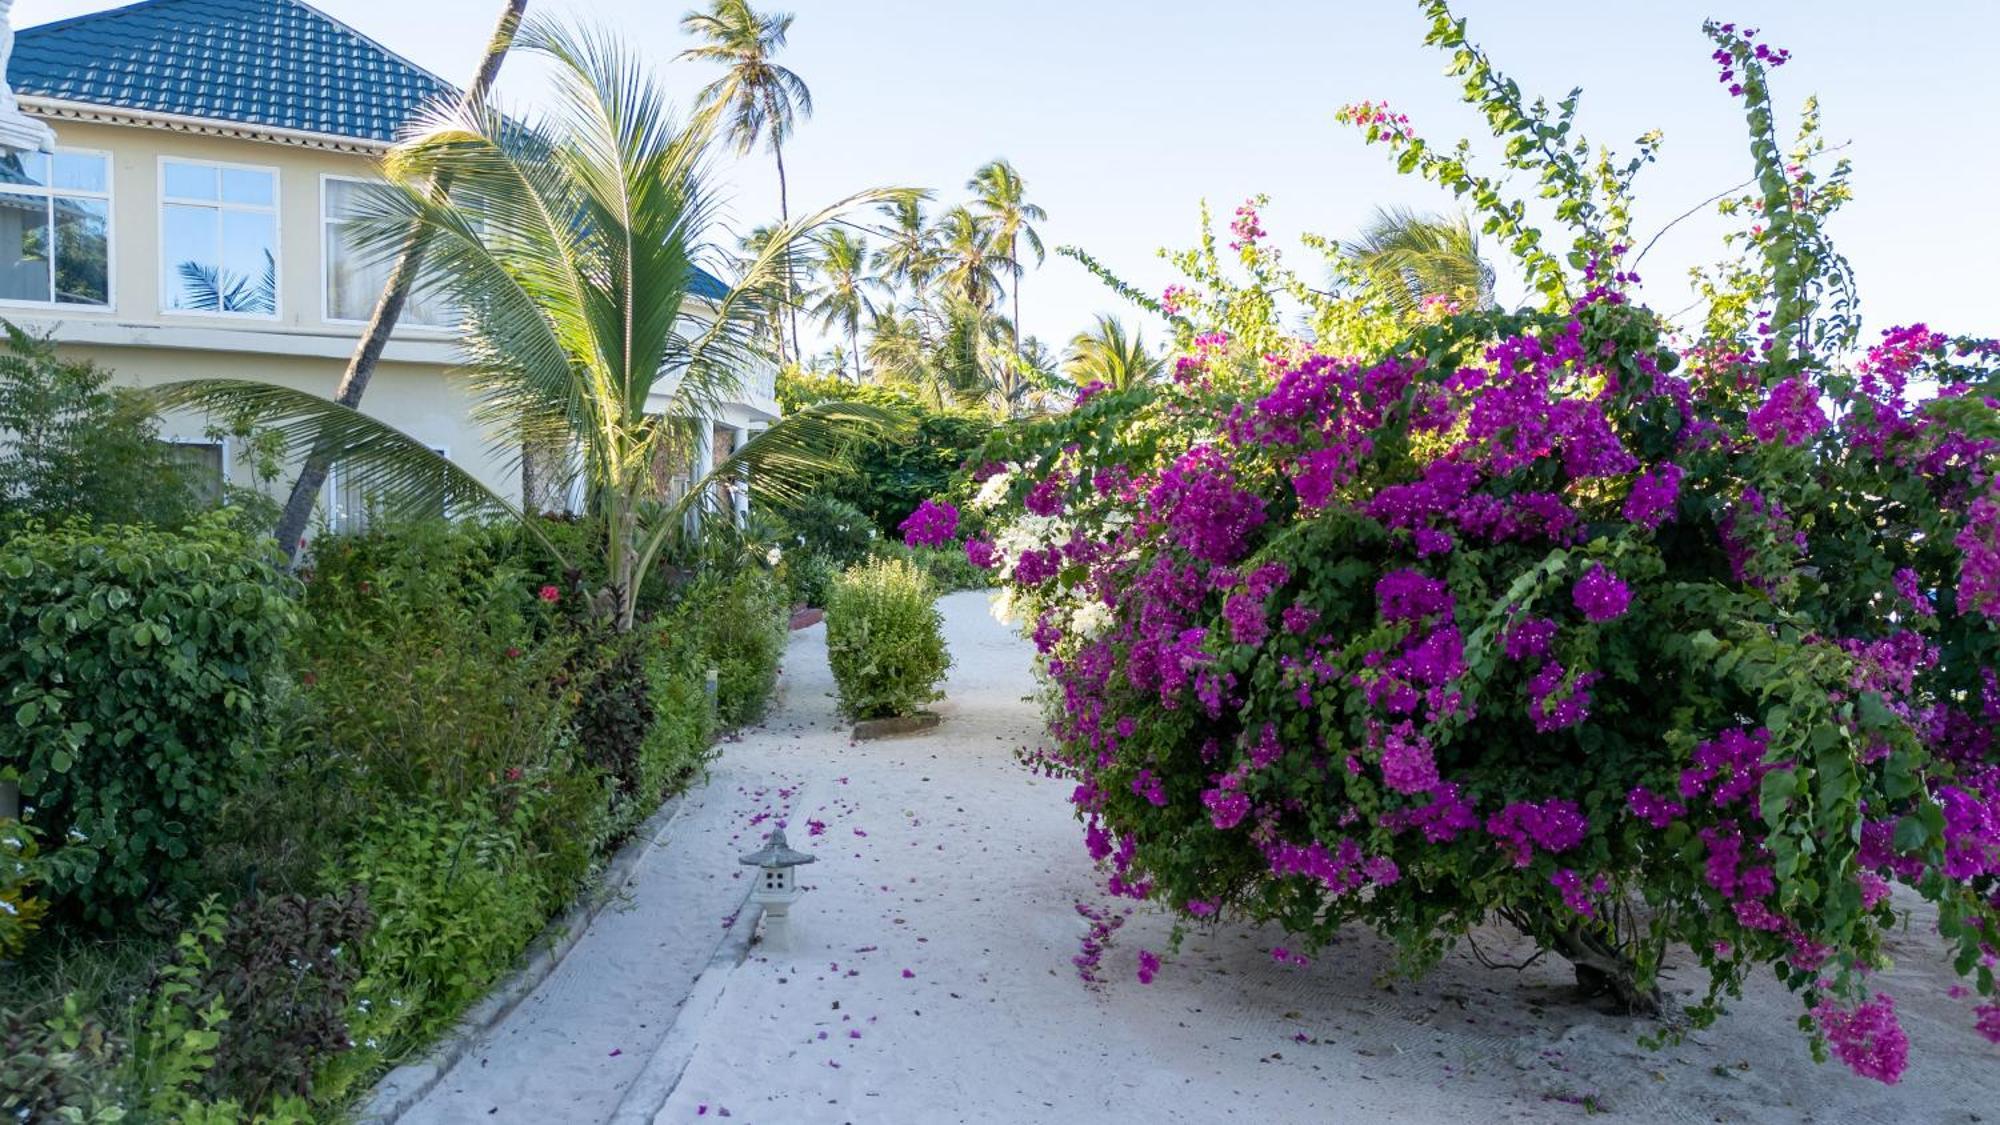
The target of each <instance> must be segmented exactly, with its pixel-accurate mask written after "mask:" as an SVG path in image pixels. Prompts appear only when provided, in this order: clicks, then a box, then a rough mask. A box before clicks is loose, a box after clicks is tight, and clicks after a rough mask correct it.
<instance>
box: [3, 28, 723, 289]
mask: <svg viewBox="0 0 2000 1125" xmlns="http://www.w3.org/2000/svg"><path fill="white" fill-rule="evenodd" d="M7 82H8V84H9V85H10V86H12V87H13V89H14V92H15V93H17V94H32V95H39V96H41V97H47V98H61V99H64V100H66V101H74V102H84V103H88V104H90V105H101V106H106V107H109V108H114V109H131V110H143V111H147V112H151V113H170V114H176V115H179V116H183V117H199V118H205V119H208V120H214V121H229V122H236V123H239V124H244V125H264V126H269V127H272V128H278V129H294V130H299V131H301V132H308V133H323V134H329V135H332V136H337V137H352V138H356V139H359V140H368V141H382V142H388V141H393V140H395V139H396V131H397V129H399V128H400V127H401V126H402V125H403V123H404V122H405V121H408V120H409V119H410V118H411V117H412V116H413V115H414V114H415V113H416V112H417V111H418V110H419V109H420V108H421V107H422V106H423V105H424V103H425V102H426V101H428V100H430V99H432V98H436V97H438V96H440V95H444V96H450V95H453V94H455V93H456V88H455V87H453V86H452V85H451V84H450V83H448V82H446V81H445V80H443V79H442V78H439V77H438V76H437V75H435V74H432V73H431V72H429V71H427V70H425V69H423V68H422V67H420V66H418V65H416V64H415V63H412V62H410V61H409V60H408V59H405V58H403V57H402V56H401V55H398V54H396V53H395V52H394V51H391V50H389V49H388V48H386V47H384V46H382V45H381V44H380V43H377V42H375V41H374V40H373V39H370V38H368V37H367V36H365V35H363V34H361V33H360V32H358V31H355V30H354V29H353V28H351V27H348V26H347V25H346V24H344V23H341V22H340V21H339V20H336V19H334V18H333V17H332V16H329V15H327V14H326V13H324V12H322V11H320V10H318V9H317V8H314V7H312V6H311V5H309V4H304V3H300V2H299V0H142V2H141V3H137V4H132V5H129V6H127V7H123V8H114V9H111V10H110V11H104V12H92V13H90V14H88V15H81V16H73V17H71V18H69V19H66V20H58V21H56V22H54V23H45V24H42V25H40V26H38V27H27V28H22V29H21V30H19V31H17V32H15V34H14V54H13V56H12V58H11V60H10V61H9V63H8V65H7ZM693 288H694V291H695V292H696V293H697V294H698V295H700V296H703V297H708V298H710V299H719V298H721V297H722V296H723V295H724V294H726V293H727V292H728V287H727V286H725V285H723V283H722V282H720V281H718V280H716V279H715V277H713V276H712V275H710V274H708V273H706V272H703V273H701V274H700V276H698V277H697V278H696V279H695V285H694V287H693Z"/></svg>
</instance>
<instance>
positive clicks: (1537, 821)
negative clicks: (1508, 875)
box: [1486, 797, 1590, 867]
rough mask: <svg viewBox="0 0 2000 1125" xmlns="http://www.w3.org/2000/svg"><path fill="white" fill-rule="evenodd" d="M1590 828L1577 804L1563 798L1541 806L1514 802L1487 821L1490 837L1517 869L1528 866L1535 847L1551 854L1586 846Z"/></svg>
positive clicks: (1549, 801) (1554, 798) (1552, 798)
mask: <svg viewBox="0 0 2000 1125" xmlns="http://www.w3.org/2000/svg"><path fill="white" fill-rule="evenodd" d="M1589 829H1590V821H1589V820H1588V819H1586V818H1585V817H1584V815H1583V810H1582V809H1580V808H1577V807H1576V802H1575V801H1571V800H1568V799H1567V798H1562V797H1551V798H1549V799H1548V800H1546V801H1542V802H1540V803H1539V804H1536V803H1532V802H1526V801H1514V802H1512V803H1510V804H1508V805H1507V806H1506V807H1505V808H1503V809H1501V810H1500V811H1499V812H1497V813H1494V814H1493V815H1492V816H1490V817H1487V818H1486V831H1487V834H1488V835H1490V836H1492V837H1493V838H1494V839H1495V840H1496V841H1498V842H1499V844H1500V847H1501V849H1502V850H1503V851H1505V852H1506V853H1507V854H1508V855H1509V856H1511V857H1512V858H1513V860H1514V866H1516V867H1526V866H1528V863H1529V861H1530V859H1532V858H1533V855H1534V849H1535V848H1541V849H1542V850H1543V851H1545V852H1549V853H1551V854H1553V853H1556V852H1566V851H1568V850H1569V849H1571V848H1573V847H1575V846H1577V845H1578V844H1581V843H1583V837H1584V833H1585V832H1587V831H1588V830H1589Z"/></svg>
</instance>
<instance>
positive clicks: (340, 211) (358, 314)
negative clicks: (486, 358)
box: [319, 176, 456, 328]
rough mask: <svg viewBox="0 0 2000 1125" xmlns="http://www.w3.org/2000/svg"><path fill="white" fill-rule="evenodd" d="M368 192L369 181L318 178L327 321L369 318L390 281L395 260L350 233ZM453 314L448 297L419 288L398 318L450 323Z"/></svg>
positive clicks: (439, 325) (436, 324) (409, 321)
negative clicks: (362, 246)
mask: <svg viewBox="0 0 2000 1125" xmlns="http://www.w3.org/2000/svg"><path fill="white" fill-rule="evenodd" d="M367 191H368V183H367V181H365V180H349V179H342V178H340V177H337V176H323V177H321V178H320V193H319V208H320V227H321V237H320V245H321V248H322V249H321V253H322V254H323V255H324V256H325V258H326V319H328V320H351V321H365V320H367V319H368V318H369V317H370V316H372V315H374V313H375V302H376V300H378V299H379V298H380V297H381V296H382V290H383V289H384V288H386V287H387V286H388V284H389V271H390V269H391V267H392V265H393V263H391V262H389V261H375V260H372V259H373V257H374V256H373V255H368V254H364V253H362V252H361V251H359V250H357V249H356V248H355V247H354V246H353V244H352V243H351V241H350V239H349V237H348V223H349V221H350V220H351V219H353V218H354V216H355V214H356V208H357V207H358V206H359V204H360V203H361V202H362V199H363V197H364V196H365V195H366V193H367ZM455 319H456V318H454V317H453V316H452V315H451V314H450V310H449V309H448V308H446V307H445V304H444V302H442V301H440V300H439V299H438V298H437V297H436V296H435V295H432V294H427V293H425V292H424V291H423V289H422V287H418V288H417V289H415V290H414V291H412V292H411V293H410V301H409V303H408V304H407V305H404V306H403V315H402V318H401V319H400V321H399V322H398V323H402V324H420V325H426V326H428V327H432V328H446V327H449V326H450V325H451V324H452V323H453V321H454V320H455Z"/></svg>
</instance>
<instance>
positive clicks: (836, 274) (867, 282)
mask: <svg viewBox="0 0 2000 1125" xmlns="http://www.w3.org/2000/svg"><path fill="white" fill-rule="evenodd" d="M814 242H815V243H816V245H817V246H818V249H819V276H820V286H819V294H818V300H817V301H815V302H814V304H813V307H812V314H813V315H814V316H815V317H818V318H819V323H820V327H822V328H824V329H826V330H827V331H829V332H830V331H833V330H834V329H836V328H841V329H845V330H846V332H847V354H848V355H849V356H851V357H853V361H854V381H855V382H857V383H858V382H860V381H861V318H862V317H863V316H867V317H870V318H873V317H874V315H875V302H874V300H873V299H872V298H871V297H870V293H872V292H874V291H876V290H878V289H880V288H881V287H882V283H881V282H880V281H878V280H877V279H875V278H874V277H872V276H870V275H869V273H868V244H867V243H866V242H865V241H863V240H862V239H860V238H858V237H856V236H855V235H852V234H849V233H848V232H847V231H846V230H844V229H843V228H840V227H832V228H830V229H828V230H826V231H823V232H821V234H820V235H819V237H818V238H816V239H815V240H814Z"/></svg>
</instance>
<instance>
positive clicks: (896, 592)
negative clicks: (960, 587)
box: [826, 558, 951, 719]
mask: <svg viewBox="0 0 2000 1125" xmlns="http://www.w3.org/2000/svg"><path fill="white" fill-rule="evenodd" d="M826 652H827V660H828V662H829V663H830V664H832V666H833V679H834V683H835V685H836V686H837V687H838V688H839V690H840V709H841V711H842V712H843V713H845V714H846V715H848V716H849V717H851V718H855V719H876V718H883V717H886V716H891V715H908V714H911V713H913V712H914V711H916V710H917V708H919V707H921V706H923V705H924V704H926V703H929V702H930V701H931V700H933V699H938V698H940V697H941V693H940V692H939V691H938V690H937V685H938V683H939V681H941V680H943V679H944V674H945V671H946V669H948V668H950V667H951V654H950V653H948V652H947V651H946V650H945V644H944V629H943V619H942V618H941V617H940V616H939V614H938V610H937V587H936V586H935V585H933V584H932V582H931V579H930V576H929V575H927V574H925V573H924V572H923V571H922V570H921V569H919V568H918V567H917V566H915V565H914V564H912V563H910V562H907V561H905V560H902V559H894V558H885V559H876V560H874V561H872V562H868V563H863V564H862V565H860V566H857V567H853V568H851V569H849V570H848V571H846V572H845V573H843V574H842V575H841V576H840V577H839V579H837V580H836V581H835V582H834V584H833V596H832V597H831V598H829V599H828V604H827V607H826Z"/></svg>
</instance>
